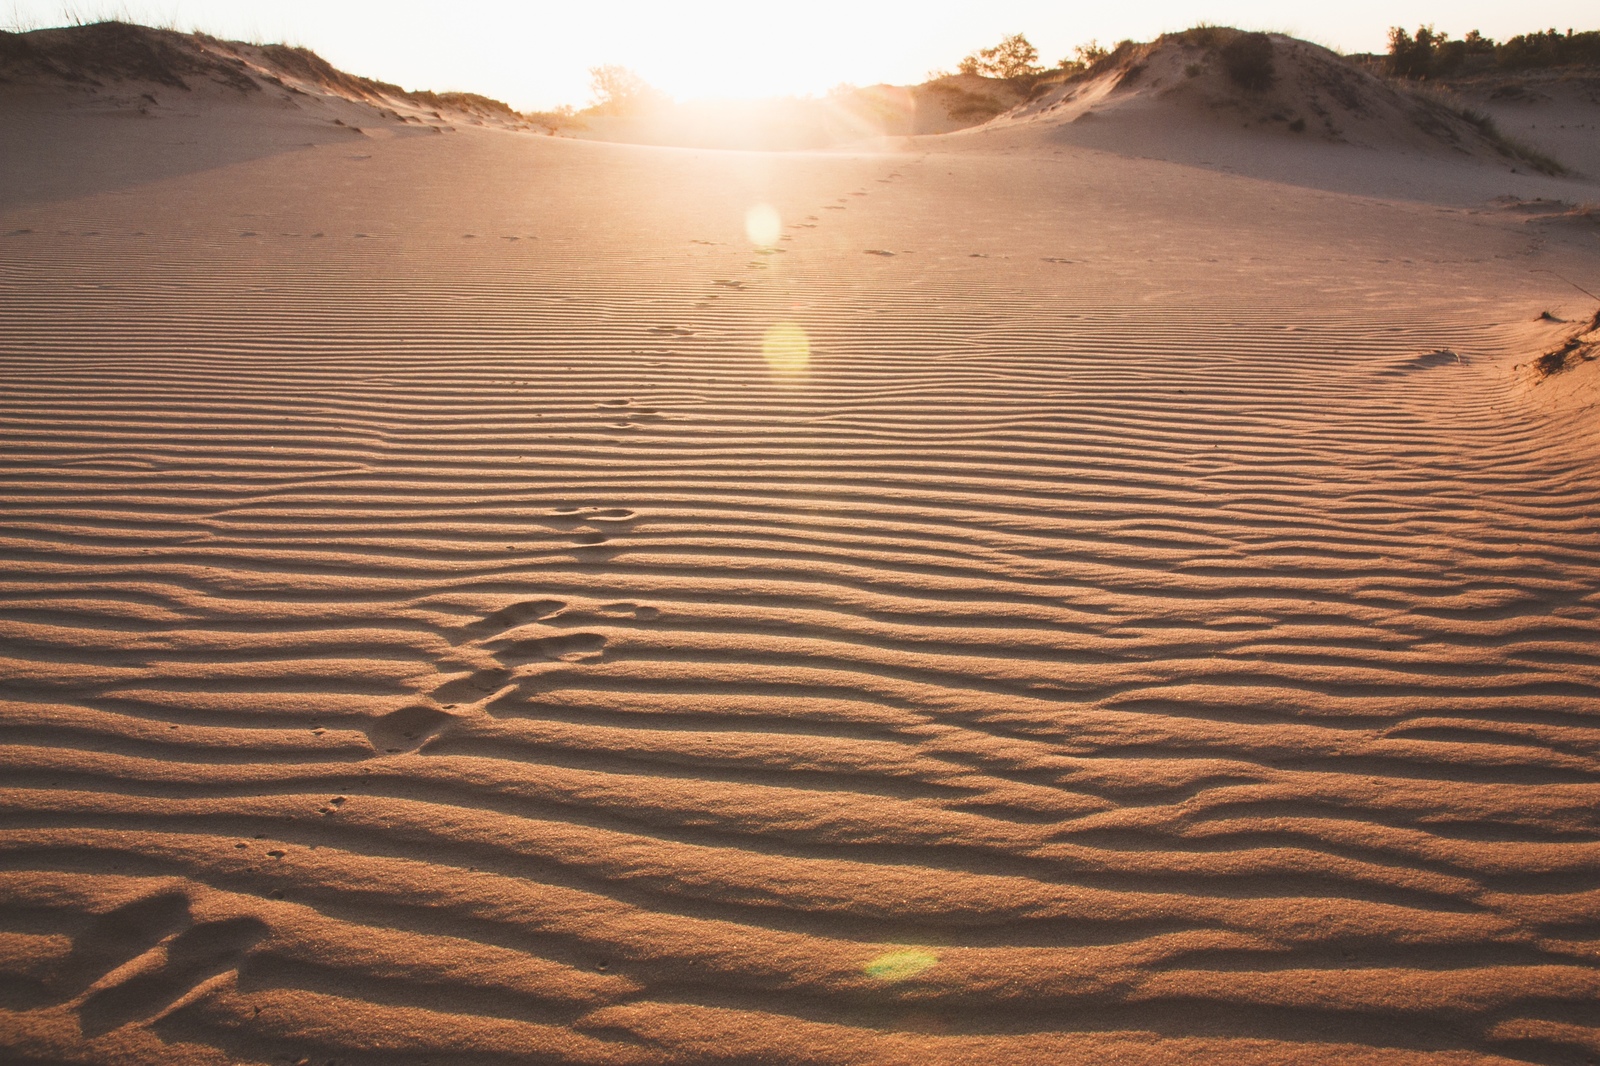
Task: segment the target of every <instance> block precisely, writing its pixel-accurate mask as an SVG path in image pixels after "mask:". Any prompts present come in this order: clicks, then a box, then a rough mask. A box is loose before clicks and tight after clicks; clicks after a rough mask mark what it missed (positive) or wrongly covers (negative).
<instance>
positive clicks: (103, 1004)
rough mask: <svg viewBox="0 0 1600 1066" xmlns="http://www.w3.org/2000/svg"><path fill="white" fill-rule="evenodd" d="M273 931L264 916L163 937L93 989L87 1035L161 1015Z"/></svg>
mask: <svg viewBox="0 0 1600 1066" xmlns="http://www.w3.org/2000/svg"><path fill="white" fill-rule="evenodd" d="M268 932H269V930H268V929H267V925H266V923H265V922H262V921H261V920H260V919H257V918H249V917H239V918H227V919H224V920H222V921H216V922H202V923H200V924H199V925H195V926H191V927H190V928H188V929H185V930H184V931H183V932H181V933H179V934H177V935H176V936H174V937H171V938H169V939H167V940H164V941H162V942H161V943H159V944H157V945H156V946H155V947H153V948H151V949H150V950H149V951H147V952H145V953H144V954H143V955H141V956H140V957H138V958H136V959H134V960H132V961H131V962H129V963H127V964H125V965H124V966H121V967H118V969H117V970H113V971H112V972H111V973H110V974H107V975H106V976H107V978H109V979H111V981H110V983H108V984H105V985H103V986H100V987H97V988H95V989H94V990H93V991H91V992H90V993H89V995H88V997H87V998H85V999H84V1001H83V1004H82V1006H80V1007H79V1008H78V1019H79V1024H80V1025H81V1026H82V1028H83V1032H84V1034H85V1035H86V1036H99V1035H100V1034H101V1033H107V1032H110V1031H111V1030H113V1029H119V1028H121V1027H122V1026H124V1025H127V1024H128V1023H129V1022H132V1021H137V1020H139V1019H148V1018H151V1017H152V1016H155V1015H159V1014H160V1013H161V1012H162V1010H163V1009H164V1008H166V1007H169V1006H171V1005H172V1004H173V1003H174V1002H176V1001H177V1000H179V999H181V998H182V997H183V995H184V993H186V992H188V991H190V990H191V989H193V988H194V987H195V986H196V985H198V984H200V983H202V982H204V981H207V980H209V979H210V978H212V977H215V976H216V975H217V974H219V973H224V972H226V971H228V970H232V969H236V968H237V967H238V965H239V963H240V961H241V960H242V959H243V957H244V954H245V952H247V951H249V950H250V948H251V947H253V946H254V945H255V944H256V942H257V941H259V940H261V939H263V938H264V937H265V936H266V935H267V933H268ZM124 971H127V972H126V973H124ZM102 980H104V979H102Z"/></svg>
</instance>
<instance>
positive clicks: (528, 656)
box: [485, 633, 608, 667]
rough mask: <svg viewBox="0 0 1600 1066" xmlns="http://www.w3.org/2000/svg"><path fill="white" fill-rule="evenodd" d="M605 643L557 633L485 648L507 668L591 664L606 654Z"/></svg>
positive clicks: (588, 636) (591, 636)
mask: <svg viewBox="0 0 1600 1066" xmlns="http://www.w3.org/2000/svg"><path fill="white" fill-rule="evenodd" d="M607 643H608V642H607V640H606V638H605V637H603V636H601V635H600V634H599V633H557V634H555V635H553V636H546V637H525V638H523V639H520V640H497V641H492V642H490V643H489V644H486V645H485V647H487V648H489V649H490V650H492V651H493V652H494V657H495V658H496V659H498V660H499V661H500V662H502V663H504V664H505V665H506V666H513V667H514V666H524V665H526V664H528V663H538V662H566V663H577V662H591V661H593V660H595V659H599V658H600V657H601V656H602V655H603V654H604V652H605V648H606V644H607Z"/></svg>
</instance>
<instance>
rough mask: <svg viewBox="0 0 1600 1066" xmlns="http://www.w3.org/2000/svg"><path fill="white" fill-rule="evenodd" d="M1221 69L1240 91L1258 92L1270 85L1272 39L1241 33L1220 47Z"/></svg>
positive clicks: (1257, 34) (1264, 35)
mask: <svg viewBox="0 0 1600 1066" xmlns="http://www.w3.org/2000/svg"><path fill="white" fill-rule="evenodd" d="M1220 54H1221V56H1222V66H1223V69H1224V70H1226V71H1227V72H1228V78H1229V79H1230V80H1231V81H1232V82H1233V83H1234V84H1235V85H1237V86H1239V88H1241V89H1250V90H1260V89H1265V88H1267V87H1268V86H1270V85H1271V84H1272V80H1273V70H1272V38H1271V37H1268V36H1267V35H1266V34H1264V33H1241V34H1240V35H1239V36H1237V37H1235V38H1234V39H1233V40H1231V41H1229V42H1228V43H1227V44H1225V45H1223V46H1222V51H1221V53H1220Z"/></svg>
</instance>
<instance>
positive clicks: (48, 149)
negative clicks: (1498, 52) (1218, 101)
mask: <svg viewBox="0 0 1600 1066" xmlns="http://www.w3.org/2000/svg"><path fill="white" fill-rule="evenodd" d="M40 106H44V105H40ZM73 106H74V107H77V106H78V105H77V104H74V105H73ZM232 106H233V105H231V104H226V102H224V103H219V104H217V105H216V107H217V108H221V109H222V110H221V111H218V110H216V109H211V110H205V111H204V113H201V110H196V112H195V113H194V114H193V115H191V116H189V117H187V118H185V117H183V116H181V115H177V114H173V113H166V112H163V113H158V114H156V115H154V116H150V115H147V116H143V117H141V118H138V119H131V118H125V117H124V118H118V117H107V116H106V115H103V114H99V113H98V112H97V113H96V114H95V115H86V116H80V119H81V122H80V123H79V124H78V125H73V124H72V123H70V122H61V123H57V122H44V123H35V125H34V126H32V127H29V128H30V129H32V130H33V131H34V132H32V133H28V132H27V131H26V130H23V127H22V126H21V125H19V124H13V125H11V126H8V127H6V129H7V130H8V133H7V136H8V137H11V138H15V139H14V140H12V142H11V143H12V144H18V143H25V144H26V145H27V146H28V149H29V153H28V156H27V159H28V160H29V162H26V163H24V162H19V158H21V157H19V156H18V155H14V154H11V153H9V152H8V153H7V162H6V164H5V166H6V167H8V168H13V171H12V172H17V173H22V172H26V173H27V174H31V175H32V177H31V178H30V180H29V181H27V182H26V183H18V184H8V185H7V186H6V187H5V190H4V191H0V234H3V236H0V381H3V383H4V384H3V388H0V455H3V457H4V461H3V464H0V484H3V490H0V505H3V508H4V528H3V531H0V537H3V540H0V552H3V555H4V558H5V560H6V562H5V566H4V568H3V571H0V722H3V724H4V732H3V735H0V760H3V767H4V770H3V775H4V776H3V778H0V781H3V788H0V805H3V808H4V817H3V819H0V855H3V862H0V1047H3V1048H4V1055H5V1057H6V1058H7V1059H8V1061H14V1062H26V1063H67V1062H71V1063H181V1064H187V1063H197V1064H199V1063H205V1064H210V1063H219V1064H220V1063H317V1064H323V1063H338V1064H341V1066H350V1064H365V1063H372V1064H383V1066H394V1064H405V1066H411V1064H416V1066H421V1064H422V1063H430V1062H431V1063H443V1062H452V1063H454V1062H462V1063H469V1062H470V1063H496V1064H498V1063H534V1062H540V1063H543V1062H571V1063H619V1064H633V1063H639V1064H644V1063H667V1062H681V1063H704V1062H727V1063H756V1062H759V1063H972V1062H1019V1063H1077V1062H1083V1063H1090V1062H1093V1063H1105V1062H1115V1063H1129V1064H1134V1063H1179V1062H1182V1063H1196V1062H1204V1063H1212V1062H1214V1063H1229V1064H1235V1063H1262V1064H1265V1063H1329V1062H1338V1063H1398V1062H1425V1063H1439V1064H1445V1063H1448V1064H1452V1066H1455V1064H1468V1063H1471V1064H1488V1063H1508V1062H1535V1063H1583V1062H1590V1061H1593V1060H1594V1057H1595V1056H1597V1055H1600V1012H1597V1008H1596V1004H1597V1003H1600V887H1597V886H1600V817H1597V810H1600V591H1597V590H1600V535H1597V532H1596V526H1595V515H1596V514H1597V513H1600V469H1597V466H1596V462H1595V460H1596V452H1597V442H1596V435H1595V431H1594V426H1595V408H1596V405H1597V404H1600V389H1597V382H1600V375H1597V371H1600V361H1585V360H1583V359H1578V358H1575V359H1574V361H1573V362H1572V364H1571V366H1570V367H1569V368H1568V369H1565V370H1563V371H1561V372H1559V373H1557V374H1554V375H1552V376H1549V377H1545V378H1541V377H1540V376H1539V374H1538V372H1537V369H1536V368H1535V367H1534V366H1533V363H1534V361H1535V360H1537V358H1538V357H1539V356H1540V355H1541V354H1542V353H1544V352H1546V351H1549V350H1551V349H1553V348H1555V347H1558V346H1559V345H1561V344H1562V342H1563V341H1564V340H1565V339H1566V338H1568V337H1570V336H1574V335H1576V334H1578V333H1581V332H1582V331H1583V330H1584V329H1585V328H1586V325H1587V324H1588V323H1589V322H1590V316H1592V315H1593V313H1594V310H1595V303H1594V301H1591V300H1589V299H1588V298H1587V297H1585V296H1584V295H1582V294H1581V293H1580V292H1578V291H1576V290H1575V289H1574V288H1573V287H1572V286H1571V285H1569V284H1568V283H1567V282H1566V281H1564V280H1562V276H1564V277H1566V278H1570V279H1572V280H1573V281H1574V282H1577V283H1579V284H1586V287H1588V288H1591V289H1593V288H1595V287H1596V286H1595V281H1596V278H1597V273H1600V272H1597V270H1596V267H1597V266H1600V254H1597V244H1596V238H1595V232H1596V231H1595V229H1593V228H1586V227H1588V225H1589V223H1588V222H1586V221H1584V220H1582V219H1573V218H1570V217H1568V214H1567V213H1566V212H1565V211H1552V210H1546V209H1545V207H1547V206H1548V205H1549V204H1551V203H1552V202H1554V201H1557V200H1559V201H1562V202H1563V203H1578V202H1581V201H1582V200H1583V199H1585V198H1586V197H1587V198H1591V199H1592V198H1594V188H1595V187H1594V186H1593V185H1592V184H1590V183H1588V182H1587V180H1586V179H1583V178H1568V179H1553V178H1547V177H1543V176H1539V175H1530V174H1514V173H1512V172H1511V171H1510V170H1509V168H1508V167H1507V166H1505V165H1500V164H1491V163H1488V162H1483V161H1481V160H1475V159H1463V160H1459V161H1456V160H1451V159H1444V158H1432V157H1426V156H1424V155H1410V156H1401V155H1400V154H1398V153H1395V154H1392V155H1388V156H1385V155H1383V154H1381V153H1380V152H1379V150H1378V149H1366V148H1360V147H1356V146H1349V147H1348V151H1347V152H1346V153H1345V154H1344V155H1342V156H1338V157H1337V159H1336V160H1335V157H1334V156H1328V157H1327V159H1330V160H1335V162H1336V163H1337V165H1335V164H1334V163H1330V164H1329V165H1328V166H1326V167H1323V166H1320V165H1319V166H1315V167H1313V166H1309V165H1306V164H1305V163H1304V156H1303V155H1299V154H1296V153H1302V152H1304V151H1306V150H1307V149H1305V148H1304V147H1303V145H1301V143H1300V142H1295V141H1292V140H1287V139H1285V138H1284V135H1282V134H1274V135H1273V136H1274V137H1276V138H1277V139H1275V140H1269V139H1266V137H1267V135H1266V134H1261V135H1260V137H1259V138H1258V139H1257V140H1255V141H1253V142H1248V143H1247V142H1239V143H1241V144H1246V146H1247V147H1248V146H1249V145H1253V148H1251V151H1250V152H1248V153H1244V152H1241V153H1236V154H1235V155H1234V156H1231V157H1229V159H1228V160H1226V161H1217V162H1215V164H1214V165H1205V164H1206V162H1207V161H1205V160H1187V159H1181V158H1178V159H1159V158H1143V157H1142V156H1145V155H1147V154H1149V152H1148V150H1147V149H1148V145H1147V143H1146V142H1145V141H1142V140H1139V139H1138V138H1131V139H1130V140H1129V142H1128V144H1126V145H1124V146H1122V148H1121V150H1118V145H1116V144H1112V143H1106V144H1101V145H1098V146H1088V145H1085V144H1080V143H1075V142H1074V141H1073V140H1072V139H1071V138H1072V136H1074V134H1073V133H1072V128H1063V127H1060V126H1057V125H1051V124H1049V123H1047V122H1040V123H1036V124H1034V125H1033V126H1022V125H1019V124H1016V123H1013V124H1011V125H1010V126H1006V127H1005V128H1002V129H998V130H997V132H993V133H979V132H971V133H967V134H954V135H949V136H946V137H930V138H920V139H916V140H911V141H905V142H900V143H898V144H897V145H896V146H895V148H894V150H893V151H835V152H828V153H792V154H762V153H739V152H713V151H690V150H682V149H672V148H654V147H638V146H628V145H616V144H603V143H593V142H586V141H572V140H563V139H556V138H549V137H539V136H533V135H529V134H526V133H515V132H508V131H503V130H496V129H488V128H476V127H471V126H467V125H462V126H460V127H458V128H456V129H455V131H454V132H452V133H449V134H435V133H432V132H431V131H427V132H423V133H419V134H418V135H414V136H413V135H410V134H411V131H409V130H398V129H397V130H390V129H386V128H378V129H374V130H373V131H371V132H370V133H365V134H357V133H349V132H346V131H340V132H339V133H338V134H337V135H336V136H328V135H326V129H325V128H326V127H328V126H330V125H331V123H330V122H329V121H327V120H326V119H325V118H317V119H316V120H315V122H316V127H315V128H316V130H318V131H322V134H321V135H319V136H317V137H313V136H311V135H310V134H307V135H306V137H305V138H303V139H302V140H301V141H300V142H295V141H294V139H293V137H292V136H291V135H290V134H292V133H293V131H294V130H295V129H298V128H299V127H298V126H296V123H297V122H300V121H301V119H300V118H297V117H296V116H295V115H294V114H279V113H277V112H273V114H274V115H275V116H276V117H275V118H274V119H273V120H272V122H271V123H266V122H264V121H263V122H261V123H257V122H256V119H255V118H250V117H249V116H250V115H255V116H257V118H259V115H260V113H261V112H260V110H259V109H257V110H255V111H250V112H249V113H248V114H246V112H244V111H243V110H235V111H228V110H227V108H228V107H232ZM17 114H20V110H19V109H17V108H12V109H11V110H10V111H9V112H8V115H9V116H10V117H11V118H15V116H16V115H17ZM223 120H225V121H223ZM311 121H312V120H311V119H309V118H308V119H305V122H306V123H308V125H306V127H305V128H306V129H308V130H309V129H311V128H312V127H311V126H310V125H309V123H311ZM397 121H398V120H397ZM1104 121H1106V122H1108V123H1114V121H1115V118H1114V117H1110V118H1107V119H1105V120H1104ZM97 122H99V123H102V124H103V125H101V126H95V125H94V123H97ZM115 123H123V124H124V125H123V126H117V127H115V128H117V129H133V130H135V133H130V134H117V136H126V137H128V138H130V141H129V143H141V144H146V145H149V144H151V143H154V141H153V140H152V139H153V138H157V137H165V138H167V140H166V141H163V142H161V143H163V144H165V145H166V150H164V151H160V152H150V153H148V158H149V160H150V162H149V164H148V166H146V167H145V169H144V170H137V168H133V165H132V164H129V169H127V170H126V171H119V168H118V166H117V164H116V162H115V160H114V159H108V158H107V155H106V154H105V153H106V152H107V151H108V150H106V149H101V150H98V151H97V150H96V149H95V148H94V144H96V143H104V142H99V141H94V140H93V138H94V137H95V136H99V135H101V134H99V133H96V132H95V131H103V130H105V129H109V128H112V124H115ZM138 123H143V125H137V124H138ZM253 123H255V124H253ZM285 124H287V125H285ZM285 129H287V130H289V132H288V133H282V135H281V136H279V135H277V134H272V135H270V136H269V133H270V131H271V130H279V131H280V132H281V131H283V130H285ZM19 130H22V132H19ZM206 130H212V132H211V133H210V134H206V133H205V131H206ZM85 131H88V132H85ZM138 131H143V132H138ZM223 131H226V132H225V133H224V132H223ZM263 131H267V132H263ZM390 134H393V135H390ZM25 136H26V137H31V138H33V139H32V140H29V141H26V142H24V141H23V140H22V138H23V137H25ZM1102 136H1103V135H1102ZM225 138H231V140H228V141H227V143H228V144H237V145H239V146H242V147H240V148H239V149H238V150H237V151H233V152H232V154H231V155H227V157H226V158H224V157H223V155H222V154H221V153H222V151H223V150H222V148H220V147H218V146H219V144H221V143H222V139H225ZM274 138H276V139H274ZM306 141H311V142H313V143H310V144H307V143H305V142H306ZM116 143H120V142H116ZM1285 146H1287V147H1285ZM230 151H232V150H231V149H230ZM1318 151H1321V150H1320V149H1318ZM1330 151H1331V149H1330ZM1319 158H1320V157H1319ZM84 159H98V160H100V163H99V165H98V168H91V167H86V166H84V165H81V162H80V164H74V163H73V162H72V161H73V160H79V161H82V160H84ZM1297 160H1298V162H1296V161H1297ZM1291 164H1292V165H1291ZM1225 166H1226V167H1231V168H1232V169H1233V171H1234V172H1232V173H1230V172H1228V170H1226V169H1224V167H1225ZM1295 167H1299V169H1298V170H1296V169H1295ZM30 168H31V169H30ZM1340 168H1342V169H1340ZM1306 174H1310V175H1313V176H1316V175H1324V176H1325V175H1328V174H1332V175H1333V179H1329V180H1320V179H1319V180H1311V178H1306V179H1305V180H1300V178H1298V177H1297V175H1306ZM1430 176H1431V177H1430ZM1334 179H1336V180H1334ZM1363 181H1365V182H1366V183H1367V186H1366V188H1365V191H1361V185H1362V182H1363ZM1430 183H1431V184H1430ZM1430 189H1431V190H1433V191H1431V192H1430V191H1429V190H1430ZM1496 197H1509V198H1510V199H1500V200H1496ZM1541 197H1542V198H1543V199H1542V200H1541V199H1540V198H1541ZM1529 203H1532V204H1534V205H1545V206H1543V207H1540V206H1536V207H1535V208H1534V209H1529V208H1528V207H1527V205H1528V204H1529ZM756 204H768V205H770V206H772V207H773V208H775V209H776V210H777V212H778V213H779V215H780V217H781V219H782V221H783V231H782V237H781V239H780V240H779V241H778V242H777V244H776V246H775V247H773V248H770V249H759V248H752V246H751V243H750V240H749V239H748V237H747V236H746V235H745V229H744V223H745V215H746V211H747V209H748V208H749V207H751V206H753V205H756ZM1558 275H1560V276H1558ZM1546 312H1548V315H1549V317H1541V316H1543V315H1545V313H1546Z"/></svg>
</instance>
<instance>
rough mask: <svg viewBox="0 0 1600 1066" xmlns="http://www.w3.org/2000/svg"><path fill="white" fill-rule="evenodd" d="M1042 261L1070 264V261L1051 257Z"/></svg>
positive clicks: (1046, 257) (1045, 257)
mask: <svg viewBox="0 0 1600 1066" xmlns="http://www.w3.org/2000/svg"><path fill="white" fill-rule="evenodd" d="M1043 260H1044V262H1046V263H1070V262H1072V260H1071V259H1058V258H1056V257H1055V256H1053V255H1047V256H1044V257H1043Z"/></svg>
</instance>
